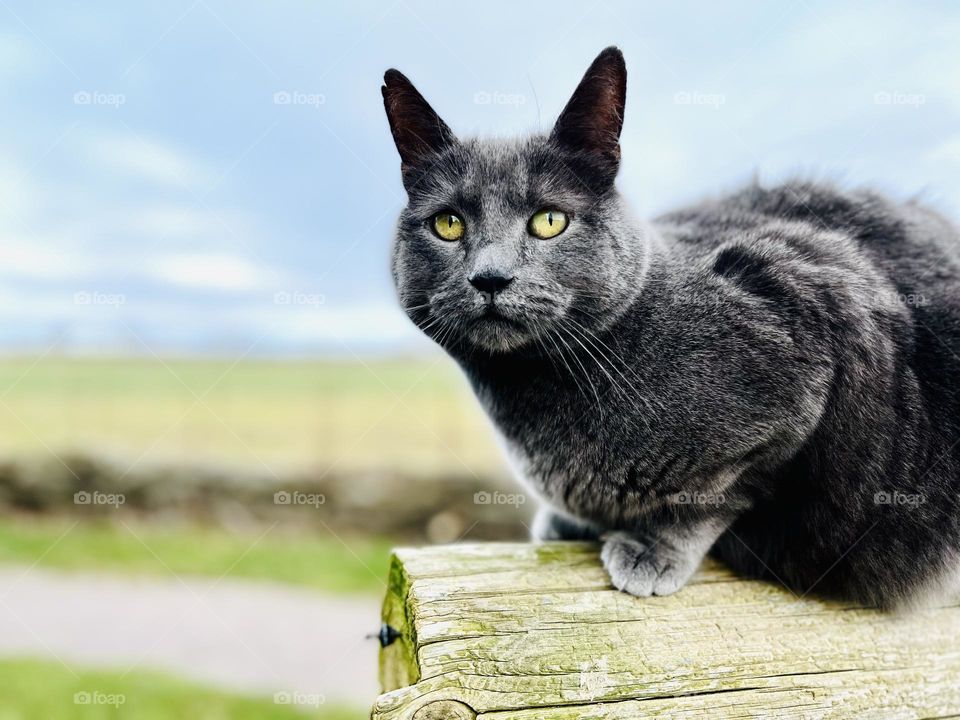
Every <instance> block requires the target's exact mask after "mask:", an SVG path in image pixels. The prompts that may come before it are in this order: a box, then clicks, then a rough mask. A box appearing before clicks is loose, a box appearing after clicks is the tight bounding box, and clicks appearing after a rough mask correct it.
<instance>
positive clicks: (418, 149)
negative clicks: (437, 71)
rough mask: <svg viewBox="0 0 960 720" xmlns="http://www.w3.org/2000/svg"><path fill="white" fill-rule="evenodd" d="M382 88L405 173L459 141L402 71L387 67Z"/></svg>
mask: <svg viewBox="0 0 960 720" xmlns="http://www.w3.org/2000/svg"><path fill="white" fill-rule="evenodd" d="M380 91H381V93H383V107H384V108H385V109H386V111H387V120H389V121H390V132H391V133H393V141H394V142H395V143H396V144H397V150H398V151H399V153H400V169H401V170H402V171H403V174H404V176H407V175H408V174H409V172H410V171H412V170H416V169H417V168H419V167H421V166H422V165H423V163H424V162H425V161H427V160H429V159H430V158H432V157H434V156H435V155H436V154H437V153H439V152H441V151H442V150H444V148H446V147H449V146H450V145H452V144H454V143H456V141H457V140H456V138H455V136H454V134H453V132H452V131H451V130H450V128H449V127H447V124H446V123H445V122H443V120H441V119H440V116H439V115H437V113H436V112H434V110H433V108H432V107H430V104H429V103H428V102H427V101H426V100H424V98H423V95H421V94H420V93H419V92H417V89H416V88H415V87H414V86H413V83H411V82H410V81H409V80H408V79H407V77H406V75H404V74H403V73H402V72H400V71H399V70H393V69H390V70H387V72H386V73H385V74H384V76H383V87H381V88H380Z"/></svg>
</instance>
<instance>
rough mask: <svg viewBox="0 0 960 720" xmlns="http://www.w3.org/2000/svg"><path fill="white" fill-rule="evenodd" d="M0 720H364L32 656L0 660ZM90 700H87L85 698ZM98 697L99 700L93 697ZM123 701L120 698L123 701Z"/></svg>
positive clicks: (347, 713)
mask: <svg viewBox="0 0 960 720" xmlns="http://www.w3.org/2000/svg"><path fill="white" fill-rule="evenodd" d="M0 698H3V700H2V702H0V720H35V719H36V718H44V720H100V719H101V718H116V717H123V718H135V719H136V720H169V718H191V719H193V720H228V719H229V720H304V719H305V718H312V719H313V720H360V719H361V718H364V717H366V713H365V712H364V711H363V710H360V709H357V710H354V711H350V710H349V709H344V708H332V707H331V708H327V707H325V706H323V705H320V706H319V709H317V710H311V711H308V712H304V711H303V709H300V708H295V707H292V706H290V705H283V704H277V703H274V702H273V699H272V698H269V697H268V698H265V699H262V698H254V697H244V696H240V695H232V694H229V693H223V692H219V691H216V690H211V689H207V688H204V687H201V686H198V685H194V684H192V683H188V682H185V681H182V680H178V679H175V678H172V677H169V676H167V675H163V674H159V673H146V672H140V673H131V674H129V675H125V676H121V675H120V674H118V673H109V672H92V671H86V670H83V671H73V672H71V670H68V669H67V668H66V667H64V666H62V665H59V664H55V663H48V662H40V661H34V660H3V661H0ZM85 699H89V700H90V702H88V703H86V704H84V702H83V701H84V700H85ZM94 701H96V702H94ZM121 701H122V703H121Z"/></svg>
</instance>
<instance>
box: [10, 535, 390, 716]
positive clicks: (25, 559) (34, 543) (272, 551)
mask: <svg viewBox="0 0 960 720" xmlns="http://www.w3.org/2000/svg"><path fill="white" fill-rule="evenodd" d="M321 532H322V531H321ZM389 550H390V543H389V542H388V541H387V540H383V539H378V538H369V537H362V538H361V537H357V536H355V535H347V536H339V535H338V536H333V535H331V534H330V533H322V534H320V533H314V534H310V533H305V532H297V533H295V534H294V533H288V532H284V531H283V529H282V528H279V527H274V528H267V529H265V530H262V531H257V532H255V533H250V534H240V533H232V532H228V531H226V530H223V529H220V528H214V527H202V526H196V525H183V524H176V525H156V524H143V523H132V524H131V523H129V522H122V523H113V522H106V521H90V520H81V521H79V522H75V521H72V520H63V519H60V520H54V519H47V520H39V519H31V520H30V521H29V522H28V521H26V520H24V519H19V520H18V519H16V518H7V519H6V520H5V521H4V522H3V523H0V564H17V565H22V566H24V567H26V566H36V567H41V568H55V569H60V570H70V571H84V570H86V571H93V572H123V573H130V574H137V575H153V576H158V577H165V578H169V577H170V576H171V574H172V573H175V574H176V575H183V576H189V575H198V576H199V575H202V576H207V577H211V578H219V577H231V578H240V579H250V580H265V581H272V582H279V583H289V584H293V585H299V586H303V587H309V588H313V589H317V590H323V591H325V592H333V593H366V594H372V595H381V594H382V593H383V591H384V580H385V578H386V576H387V559H388V557H389ZM0 718H2V715H0Z"/></svg>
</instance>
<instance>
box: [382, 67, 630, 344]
mask: <svg viewBox="0 0 960 720" xmlns="http://www.w3.org/2000/svg"><path fill="white" fill-rule="evenodd" d="M384 83H385V84H384V86H383V88H382V91H383V100H384V106H385V107H386V111H387V118H388V119H389V121H390V129H391V131H392V133H393V138H394V140H395V142H396V145H397V150H399V152H400V160H401V170H402V174H403V184H404V187H405V188H406V190H407V196H408V199H409V201H408V204H407V206H406V208H405V209H404V210H403V213H402V214H401V216H400V222H399V226H398V231H397V239H396V242H395V244H394V249H393V260H392V268H393V277H394V281H395V284H396V287H397V292H398V294H399V297H400V302H401V304H402V305H403V307H404V310H405V311H406V312H407V314H408V315H409V316H410V318H411V319H412V320H413V321H414V322H415V323H416V324H417V325H418V326H419V327H420V328H421V329H422V330H423V331H424V332H425V333H427V334H428V335H429V336H430V337H432V338H433V339H434V340H436V341H437V342H438V343H440V344H441V345H443V346H444V347H446V348H447V349H448V350H450V351H451V352H454V351H456V352H455V354H462V353H465V354H471V353H473V352H476V351H478V350H483V351H486V352H487V353H506V352H511V351H514V350H517V349H520V348H526V349H527V350H529V351H534V352H544V353H550V352H552V351H557V350H558V349H559V347H560V346H561V345H566V346H567V347H575V346H577V344H578V343H579V344H581V345H586V344H587V343H588V342H589V340H588V338H589V337H590V336H591V333H596V331H597V330H599V329H602V328H603V327H605V326H606V325H607V324H609V323H610V322H612V320H613V319H615V318H616V317H617V315H618V314H619V312H620V311H621V310H622V309H623V307H624V306H625V304H626V303H627V302H628V301H629V299H630V298H631V297H632V296H633V294H635V293H636V292H637V289H638V285H639V283H640V281H641V280H642V272H638V270H639V268H641V267H642V266H643V263H644V262H645V260H646V248H645V246H644V242H643V240H642V239H641V237H639V234H638V230H637V227H636V226H635V225H634V224H633V223H632V222H630V221H629V220H628V214H627V212H626V211H625V209H624V207H623V206H622V202H621V200H620V197H619V195H618V194H617V192H616V190H615V189H614V179H615V177H616V174H617V170H618V168H619V164H620V142H619V138H620V130H621V127H622V125H623V109H624V100H625V95H626V87H627V71H626V66H625V65H624V62H623V55H622V54H621V53H620V51H619V50H618V49H616V48H607V49H606V50H604V51H603V52H602V53H600V55H599V56H598V57H597V58H596V60H594V62H593V64H592V65H591V66H590V68H589V69H588V70H587V72H586V74H585V75H584V77H583V80H581V82H580V85H579V86H578V87H577V89H576V91H575V92H574V94H573V97H572V98H571V99H570V101H569V102H568V103H567V105H566V107H565V108H564V110H563V112H562V113H561V115H560V118H559V119H558V120H557V122H556V125H555V126H554V128H553V130H552V131H551V132H550V134H549V135H536V136H532V137H527V138H523V139H518V140H513V141H503V140H477V139H471V140H460V139H458V138H457V137H456V136H455V135H454V134H453V132H452V131H451V130H450V128H449V127H448V126H447V125H446V123H444V122H443V120H441V119H440V117H439V116H438V115H437V114H436V112H434V110H433V109H432V108H431V107H430V105H429V104H428V103H427V101H426V100H424V98H423V96H422V95H420V93H419V92H417V90H416V88H414V87H413V85H412V84H411V83H410V81H409V80H408V79H407V78H406V77H405V76H404V75H402V74H401V73H399V72H398V71H396V70H389V71H387V73H386V75H385V77H384Z"/></svg>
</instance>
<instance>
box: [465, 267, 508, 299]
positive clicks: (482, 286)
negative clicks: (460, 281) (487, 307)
mask: <svg viewBox="0 0 960 720" xmlns="http://www.w3.org/2000/svg"><path fill="white" fill-rule="evenodd" d="M469 280H470V284H471V285H473V286H474V287H475V288H476V289H477V290H479V291H480V292H482V293H488V294H489V295H491V296H493V295H494V294H495V293H498V292H501V291H503V290H504V289H505V288H506V287H507V285H509V284H510V283H512V282H513V276H512V275H506V274H505V273H502V272H498V271H496V270H482V271H480V272H477V273H474V274H473V275H471V276H470V278H469Z"/></svg>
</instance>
